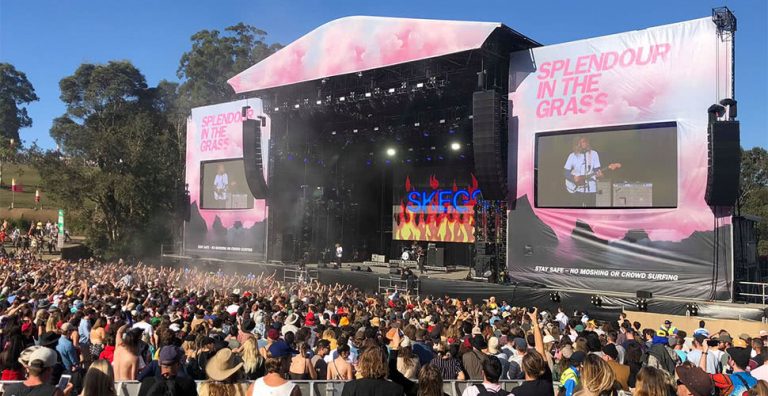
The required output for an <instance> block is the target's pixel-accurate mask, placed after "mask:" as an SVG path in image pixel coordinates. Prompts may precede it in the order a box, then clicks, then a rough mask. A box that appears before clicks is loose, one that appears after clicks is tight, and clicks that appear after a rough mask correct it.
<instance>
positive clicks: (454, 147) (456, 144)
mask: <svg viewBox="0 0 768 396" xmlns="http://www.w3.org/2000/svg"><path fill="white" fill-rule="evenodd" d="M460 149H461V144H459V142H453V143H451V150H453V151H459V150H460Z"/></svg>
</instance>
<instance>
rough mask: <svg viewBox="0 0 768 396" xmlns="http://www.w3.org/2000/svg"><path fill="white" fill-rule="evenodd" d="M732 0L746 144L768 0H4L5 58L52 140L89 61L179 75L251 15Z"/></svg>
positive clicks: (439, 14) (538, 9)
mask: <svg viewBox="0 0 768 396" xmlns="http://www.w3.org/2000/svg"><path fill="white" fill-rule="evenodd" d="M722 5H726V6H728V7H729V8H731V10H733V11H734V13H735V14H736V17H737V18H738V31H737V36H736V37H737V46H736V49H737V53H736V84H737V85H736V96H737V99H738V101H739V119H740V120H741V124H742V127H741V134H742V145H743V146H744V147H747V148H748V147H753V146H762V147H766V146H768V77H767V75H768V1H766V0H677V1H675V0H644V1H631V2H629V1H616V0H591V1H586V2H582V1H565V0H562V1H556V0H552V1H548V2H542V1H520V0H514V1H513V0H505V1H482V2H478V1H466V0H464V1H453V0H450V1H402V0H391V1H360V0H357V1H351V0H350V1H311V2H310V1H274V0H273V1H268V2H267V1H255V0H252V1H244V0H243V1H229V0H219V1H215V2H214V1H191V0H190V1H184V2H181V1H173V2H172V1H157V0H143V1H132V0H123V1H104V0H88V1H86V0H71V1H61V0H46V1H43V0H0V61H1V62H9V63H11V64H13V65H14V66H15V67H16V68H17V69H19V70H21V71H23V72H25V73H26V74H27V77H28V78H29V80H30V81H31V82H32V84H33V85H34V87H35V90H36V91H37V95H38V96H39V97H40V101H39V102H35V103H33V104H31V105H30V106H29V107H28V108H29V112H30V115H31V116H32V118H33V122H34V125H33V126H32V127H31V128H26V129H22V130H21V137H22V140H24V141H25V142H26V143H31V142H33V141H37V142H38V144H40V145H42V146H43V147H47V148H52V147H53V146H54V145H55V143H54V142H53V140H52V139H51V138H50V135H49V129H50V126H51V121H52V120H53V119H54V118H55V117H57V116H59V115H61V114H63V113H64V105H63V104H62V102H61V101H60V100H59V85H58V83H59V80H61V79H62V78H63V77H66V76H69V75H71V74H72V73H73V72H74V71H75V70H76V69H77V67H78V66H79V65H80V64H81V63H84V62H90V63H104V62H107V61H109V60H116V59H118V60H122V59H127V60H130V61H131V62H133V64H134V65H136V66H137V67H138V68H139V69H140V70H141V71H142V72H143V73H144V75H145V76H146V77H147V80H148V83H149V84H151V85H155V84H157V82H158V81H160V80H162V79H168V80H172V81H176V80H177V78H176V69H177V68H178V64H179V58H180V57H181V54H182V53H183V52H184V51H186V50H187V49H189V47H190V40H189V38H190V36H191V35H192V34H193V33H195V32H197V31H199V30H202V29H219V30H223V29H224V28H225V27H227V26H230V25H234V24H236V23H238V22H241V21H242V22H245V23H249V24H251V25H254V26H256V27H259V28H261V29H263V30H266V31H267V32H268V33H269V36H268V39H269V40H271V41H277V42H280V43H283V44H287V43H290V42H291V41H293V40H295V39H296V38H298V37H300V36H302V35H303V34H305V33H307V32H308V31H310V30H312V29H314V28H315V27H317V26H319V25H321V24H323V23H325V22H328V21H330V20H332V19H335V18H339V17H343V16H349V15H380V16H396V17H415V18H432V19H454V20H476V21H492V22H503V23H504V24H506V25H508V26H510V27H512V28H513V29H515V30H517V31H519V32H521V33H523V34H525V35H527V36H529V37H531V38H533V39H535V40H537V41H539V42H541V43H543V44H555V43H561V42H566V41H572V40H577V39H583V38H589V37H596V36H602V35H606V34H613V33H620V32H624V31H629V30H635V29H643V28H647V27H650V26H656V25H663V24H667V23H673V22H679V21H683V20H687V19H694V18H700V17H705V16H708V15H710V13H711V9H712V7H718V6H722Z"/></svg>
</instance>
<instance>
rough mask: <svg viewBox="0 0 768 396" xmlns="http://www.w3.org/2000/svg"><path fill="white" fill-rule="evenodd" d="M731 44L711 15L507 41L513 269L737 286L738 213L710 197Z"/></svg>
mask: <svg viewBox="0 0 768 396" xmlns="http://www.w3.org/2000/svg"><path fill="white" fill-rule="evenodd" d="M729 45H730V43H726V42H724V41H721V39H720V38H719V37H718V35H717V31H716V27H715V25H714V23H713V22H712V20H711V18H703V19H698V20H692V21H687V22H682V23H676V24H672V25H666V26H660V27H654V28H650V29H645V30H639V31H632V32H627V33H621V34H616V35H611V36H605V37H598V38H593V39H588V40H580V41H575V42H570V43H564V44H558V45H551V46H545V47H541V48H535V49H532V50H531V51H521V52H516V53H513V54H512V56H511V60H510V84H509V86H510V94H509V101H510V142H513V143H511V144H510V148H511V149H510V151H511V152H510V153H509V158H510V175H511V176H510V180H511V182H510V183H511V184H510V191H514V192H515V196H514V197H510V198H512V199H513V200H514V201H516V202H515V205H514V209H513V210H511V212H510V216H509V228H508V230H509V232H508V268H509V271H510V272H511V275H512V277H513V279H514V280H517V281H523V282H533V283H540V284H545V285H551V286H554V287H561V288H578V289H591V290H596V291H599V290H606V291H622V292H630V293H634V292H635V291H637V290H645V291H652V292H654V293H655V294H657V295H665V296H680V297H691V298H693V297H696V298H708V297H713V298H718V299H723V298H729V297H730V292H729V282H730V278H731V275H732V274H731V273H730V268H731V257H732V250H731V229H730V219H729V217H728V214H729V213H718V216H715V214H714V213H713V208H710V207H709V206H708V205H707V204H706V202H705V201H704V192H705V189H706V182H707V126H708V120H707V108H708V107H709V106H710V105H712V104H713V103H717V102H718V101H719V100H721V99H723V98H726V97H728V96H729V92H730V78H731V71H730V59H729V57H730V47H729ZM515 143H516V144H515ZM515 148H516V152H515V151H513V150H514V149H515ZM515 158H516V162H515Z"/></svg>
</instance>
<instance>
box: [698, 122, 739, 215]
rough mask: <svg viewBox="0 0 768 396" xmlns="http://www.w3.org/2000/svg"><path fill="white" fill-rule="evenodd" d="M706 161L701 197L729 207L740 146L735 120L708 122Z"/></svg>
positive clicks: (736, 179) (735, 192)
mask: <svg viewBox="0 0 768 396" xmlns="http://www.w3.org/2000/svg"><path fill="white" fill-rule="evenodd" d="M707 148H708V150H707V151H708V154H709V161H708V167H707V190H706V193H705V195H704V199H705V200H706V201H707V205H710V206H733V205H734V203H735V202H736V199H737V197H738V196H739V179H740V172H741V145H740V138H739V122H738V121H714V122H712V123H710V124H709V135H708V145H707Z"/></svg>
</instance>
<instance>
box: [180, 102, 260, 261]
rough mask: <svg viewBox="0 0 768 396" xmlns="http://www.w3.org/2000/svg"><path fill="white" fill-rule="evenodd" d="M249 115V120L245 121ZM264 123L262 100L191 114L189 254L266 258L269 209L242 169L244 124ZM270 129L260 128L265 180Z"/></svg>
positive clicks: (225, 105)
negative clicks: (249, 183)
mask: <svg viewBox="0 0 768 396" xmlns="http://www.w3.org/2000/svg"><path fill="white" fill-rule="evenodd" d="M243 114H245V117H243ZM259 117H265V118H266V116H265V115H264V113H263V111H262V102H261V100H260V99H245V100H239V101H235V102H228V103H220V104H215V105H211V106H204V107H198V108H194V109H192V115H191V117H190V118H188V119H187V158H186V183H187V185H188V189H189V193H190V201H191V216H190V221H189V222H187V223H186V224H185V229H184V231H185V234H184V240H185V250H187V251H196V252H198V253H200V254H205V255H207V256H225V255H229V254H231V253H234V254H248V255H250V256H252V257H258V256H259V255H263V254H264V250H265V249H264V247H265V238H266V224H267V222H266V218H267V206H266V201H265V200H263V199H255V198H254V197H253V194H251V191H250V189H249V187H248V183H247V181H246V177H245V165H244V163H243V120H245V119H251V120H255V119H259ZM269 138H270V123H269V118H266V126H263V127H261V152H262V155H263V158H264V159H265V161H263V164H262V167H263V172H264V178H265V180H268V178H267V172H268V169H267V165H268V162H269V161H266V159H267V158H269Z"/></svg>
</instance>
